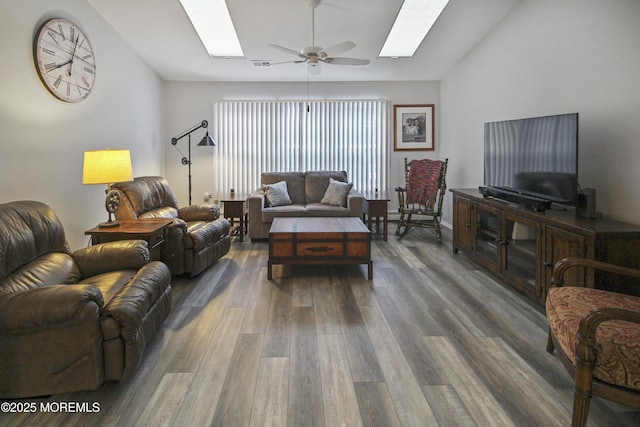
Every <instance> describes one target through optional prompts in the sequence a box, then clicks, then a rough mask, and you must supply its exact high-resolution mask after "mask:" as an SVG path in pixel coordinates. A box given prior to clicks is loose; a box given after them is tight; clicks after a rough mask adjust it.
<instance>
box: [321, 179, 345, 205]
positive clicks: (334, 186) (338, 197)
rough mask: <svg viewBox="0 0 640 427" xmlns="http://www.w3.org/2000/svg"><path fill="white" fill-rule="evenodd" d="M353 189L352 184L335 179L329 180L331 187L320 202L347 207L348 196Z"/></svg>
mask: <svg viewBox="0 0 640 427" xmlns="http://www.w3.org/2000/svg"><path fill="white" fill-rule="evenodd" d="M351 187H353V183H352V182H341V181H336V180H335V179H333V178H329V186H328V187H327V191H325V192H324V197H323V198H322V200H320V203H324V204H325V205H332V206H341V207H343V208H345V207H347V194H348V193H349V191H351Z"/></svg>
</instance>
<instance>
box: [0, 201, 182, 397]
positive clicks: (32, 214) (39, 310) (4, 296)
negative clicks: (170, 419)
mask: <svg viewBox="0 0 640 427" xmlns="http://www.w3.org/2000/svg"><path fill="white" fill-rule="evenodd" d="M170 281H171V274H170V272H169V269H168V268H167V266H166V265H164V264H163V263H161V262H159V261H151V262H149V249H148V246H147V242H145V241H143V240H127V241H119V242H110V243H104V244H100V245H95V246H90V247H87V248H83V249H80V250H78V251H75V252H73V253H71V252H70V250H69V247H68V244H67V242H66V238H65V234H64V229H63V227H62V224H61V223H60V221H59V219H58V218H57V216H56V215H55V213H54V212H53V211H52V210H51V208H50V207H48V206H47V205H45V204H43V203H40V202H35V201H19V202H10V203H4V204H0V397H2V398H15V397H32V396H42V395H48V394H55V393H66V392H73V391H80V390H93V389H96V388H98V387H99V386H100V385H101V384H102V383H103V382H104V381H105V380H116V381H119V380H126V379H128V378H129V377H131V376H132V374H133V373H134V372H135V369H136V367H137V366H138V364H139V363H140V361H141V359H142V357H143V354H144V351H145V348H146V347H147V346H148V345H149V343H150V342H151V341H152V339H153V337H154V336H155V334H156V332H157V331H158V330H159V329H160V328H161V326H162V323H163V321H164V319H165V318H166V317H167V315H168V314H169V312H170V310H171V283H170Z"/></svg>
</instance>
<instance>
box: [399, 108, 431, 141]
mask: <svg viewBox="0 0 640 427" xmlns="http://www.w3.org/2000/svg"><path fill="white" fill-rule="evenodd" d="M433 123H434V118H433V104H423V105H394V106H393V135H394V136H393V151H433V150H435V143H434V140H433V134H434V133H433Z"/></svg>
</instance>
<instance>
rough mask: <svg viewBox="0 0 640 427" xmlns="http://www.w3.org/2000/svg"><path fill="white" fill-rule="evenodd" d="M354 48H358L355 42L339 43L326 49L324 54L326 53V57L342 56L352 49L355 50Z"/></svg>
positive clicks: (323, 50)
mask: <svg viewBox="0 0 640 427" xmlns="http://www.w3.org/2000/svg"><path fill="white" fill-rule="evenodd" d="M354 47H356V44H355V43H354V42H349V41H347V42H342V43H338V44H336V45H333V46H331V47H328V48H326V49H322V52H324V53H325V54H326V56H335V55H340V54H341V53H344V52H346V51H348V50H350V49H353V48H354Z"/></svg>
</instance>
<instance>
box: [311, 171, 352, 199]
mask: <svg viewBox="0 0 640 427" xmlns="http://www.w3.org/2000/svg"><path fill="white" fill-rule="evenodd" d="M329 178H333V179H335V180H336V181H341V182H347V173H346V172H345V171H310V172H306V173H305V178H304V188H305V195H306V203H320V201H321V200H322V198H323V197H324V193H325V192H326V191H327V187H329Z"/></svg>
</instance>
